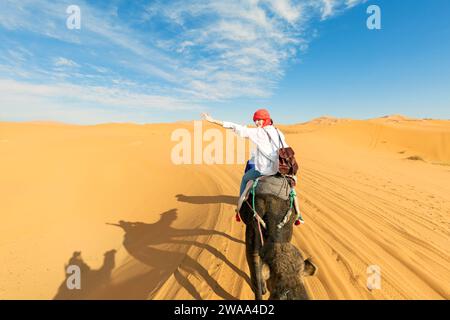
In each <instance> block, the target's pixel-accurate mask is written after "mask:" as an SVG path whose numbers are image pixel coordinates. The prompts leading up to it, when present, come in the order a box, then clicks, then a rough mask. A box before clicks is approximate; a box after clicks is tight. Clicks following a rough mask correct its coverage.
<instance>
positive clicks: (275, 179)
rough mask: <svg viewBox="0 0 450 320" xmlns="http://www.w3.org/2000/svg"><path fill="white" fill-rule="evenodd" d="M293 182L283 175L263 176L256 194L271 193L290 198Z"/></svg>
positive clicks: (282, 197) (281, 197)
mask: <svg viewBox="0 0 450 320" xmlns="http://www.w3.org/2000/svg"><path fill="white" fill-rule="evenodd" d="M290 192H291V183H290V182H289V180H288V179H287V178H286V177H284V176H281V175H273V176H263V177H260V178H259V181H258V184H257V185H256V194H270V195H273V196H275V197H278V198H280V199H282V200H288V199H289V194H290Z"/></svg>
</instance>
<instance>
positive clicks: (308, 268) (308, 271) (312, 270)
mask: <svg viewBox="0 0 450 320" xmlns="http://www.w3.org/2000/svg"><path fill="white" fill-rule="evenodd" d="M317 271H319V268H318V267H317V266H316V265H315V264H314V262H312V261H311V258H308V259H306V260H305V269H304V271H303V275H304V276H305V277H307V276H315V275H316V274H317Z"/></svg>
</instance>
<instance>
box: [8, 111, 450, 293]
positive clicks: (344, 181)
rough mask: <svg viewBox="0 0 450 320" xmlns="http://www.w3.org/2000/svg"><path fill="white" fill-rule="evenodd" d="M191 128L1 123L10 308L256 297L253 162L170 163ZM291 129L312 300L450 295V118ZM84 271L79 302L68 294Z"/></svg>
mask: <svg viewBox="0 0 450 320" xmlns="http://www.w3.org/2000/svg"><path fill="white" fill-rule="evenodd" d="M178 128H186V129H188V130H191V131H192V130H193V124H192V123H191V122H180V123H173V124H149V125H134V124H105V125H96V126H74V125H62V124H52V123H0V194H1V201H0V213H1V217H2V224H1V225H0V255H1V256H2V257H3V259H2V261H3V263H2V264H1V265H0V279H1V282H0V298H1V299H10V298H19V299H32V298H33V299H34V298H37V299H52V298H58V299H71V298H83V299H84V298H87V299H88V298H97V299H102V298H113V299H114V298H122V299H216V298H218V299H252V298H253V294H252V292H251V289H250V287H249V279H248V275H247V274H248V268H247V264H246V260H245V253H244V243H243V239H244V225H243V224H242V223H237V222H236V221H235V220H234V203H235V202H236V194H237V192H238V184H239V181H240V177H241V174H242V170H243V167H244V166H243V165H242V164H236V165H205V164H203V165H174V164H172V162H171V158H170V155H171V149H172V147H173V146H174V145H175V142H172V141H171V140H170V136H171V133H172V132H173V130H175V129H178ZM207 128H210V127H209V126H207ZM280 128H282V129H283V130H284V132H285V133H286V138H287V141H288V143H289V144H290V145H292V146H293V147H294V149H295V150H296V152H297V154H298V157H297V158H298V161H299V162H300V165H301V169H300V174H299V180H300V182H299V187H298V192H299V195H300V203H301V207H302V209H303V213H304V218H305V220H306V224H305V225H303V226H300V227H295V228H296V229H295V236H294V240H293V241H294V243H295V244H296V245H297V246H298V247H299V248H300V249H301V251H302V252H303V253H304V255H306V256H312V257H313V258H314V260H315V262H316V263H317V265H318V266H319V269H320V270H319V273H318V275H317V276H316V277H312V278H308V279H307V280H306V281H307V287H308V291H309V293H310V295H311V297H312V298H314V299H449V298H450V121H443V120H422V119H409V118H406V117H402V116H390V117H384V118H378V119H372V120H364V121H362V120H351V119H334V118H329V117H328V118H326V117H324V118H319V119H316V120H315V121H311V122H309V123H304V124H299V125H292V126H280ZM410 159H416V160H410ZM77 251H79V252H81V254H78V253H75V254H74V252H77ZM73 263H76V264H78V265H79V266H80V267H81V270H82V290H68V289H67V287H66V285H65V276H66V275H65V265H67V264H73ZM370 265H377V266H379V267H380V268H381V276H382V282H381V289H376V290H368V289H367V286H366V281H367V276H368V275H367V267H368V266H370Z"/></svg>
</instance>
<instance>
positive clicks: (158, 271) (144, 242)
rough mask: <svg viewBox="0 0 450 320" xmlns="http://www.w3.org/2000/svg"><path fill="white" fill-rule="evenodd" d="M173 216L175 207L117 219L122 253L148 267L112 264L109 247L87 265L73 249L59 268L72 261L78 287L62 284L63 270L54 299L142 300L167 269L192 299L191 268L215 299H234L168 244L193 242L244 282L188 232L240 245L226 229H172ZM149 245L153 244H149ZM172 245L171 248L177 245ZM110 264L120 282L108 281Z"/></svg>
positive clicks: (166, 274) (164, 278)
mask: <svg viewBox="0 0 450 320" xmlns="http://www.w3.org/2000/svg"><path fill="white" fill-rule="evenodd" d="M176 219H177V210H176V209H172V210H169V211H166V212H163V213H162V214H161V218H160V219H159V220H158V221H157V222H156V223H143V222H125V221H120V222H119V223H118V224H111V225H114V226H118V227H120V228H122V229H123V231H124V232H125V235H124V240H123V245H124V248H125V249H126V250H127V252H128V253H129V254H130V256H132V257H133V258H135V259H136V260H138V261H140V262H141V263H143V264H144V265H145V266H148V267H150V268H151V269H150V270H146V269H145V267H144V268H143V267H142V266H139V265H136V264H133V263H132V262H130V261H127V262H125V263H124V264H122V265H121V266H120V267H119V268H117V269H115V253H116V251H115V250H110V251H107V252H106V253H105V257H104V261H103V265H102V266H101V267H100V268H99V269H97V270H93V269H92V268H90V267H89V265H88V264H86V263H85V262H84V261H83V259H82V257H81V252H74V253H73V255H72V257H71V258H70V259H69V262H68V264H67V265H66V267H65V270H67V267H68V266H73V265H76V266H78V268H79V271H80V272H79V274H80V276H81V279H80V283H81V289H69V286H68V283H69V282H70V281H71V279H70V277H71V274H66V278H65V280H64V281H63V282H62V284H61V285H60V287H59V289H58V292H57V294H56V296H55V297H54V299H63V300H70V299H76V300H82V299H148V298H149V296H150V295H152V293H156V292H157V291H158V289H160V288H161V287H162V286H163V285H164V283H165V282H166V281H167V280H168V279H169V278H170V276H171V275H172V274H173V276H174V279H175V280H176V281H177V282H178V283H179V284H180V285H181V286H182V287H184V288H185V289H186V290H187V291H188V292H189V294H190V295H191V296H192V297H193V298H194V299H198V300H200V299H202V297H201V295H200V293H199V292H198V291H197V289H196V288H195V287H194V285H193V284H192V283H191V282H190V281H189V279H188V278H187V277H186V276H185V275H183V273H184V274H186V273H187V274H192V273H196V274H197V275H199V276H200V277H201V278H202V279H203V280H204V281H205V282H206V283H207V284H208V285H209V287H210V288H211V289H212V290H213V291H214V292H215V293H216V294H217V295H218V296H219V297H221V298H223V299H228V300H236V299H237V298H236V297H234V296H232V295H231V294H230V293H228V292H227V291H226V290H225V289H224V288H223V287H222V286H221V285H220V284H219V283H218V282H217V281H216V280H215V279H214V278H212V277H211V276H210V274H209V272H208V270H206V269H205V268H204V267H203V266H202V265H201V264H200V263H198V262H197V261H196V260H195V259H193V258H191V257H190V256H189V255H188V254H186V253H184V252H180V251H177V250H176V249H175V250H173V249H174V248H173V245H175V246H176V245H178V246H180V248H181V247H185V248H186V247H187V246H196V247H198V248H202V249H204V250H207V251H208V252H209V253H211V254H212V255H214V256H216V257H217V258H218V259H220V260H222V261H223V262H224V263H225V264H226V265H227V266H228V267H230V268H231V269H232V270H233V271H234V272H235V273H236V274H238V275H239V276H241V277H242V278H244V280H245V281H246V282H247V283H248V284H249V285H250V279H249V277H248V275H247V274H246V273H245V272H243V271H242V270H240V269H239V268H238V267H236V266H235V265H234V264H233V263H231V262H230V261H229V260H228V259H227V258H226V257H225V256H224V254H223V253H222V252H220V251H219V250H217V249H216V248H214V247H211V246H210V245H208V244H205V243H200V242H197V241H195V240H190V239H189V237H192V236H213V235H216V236H221V237H225V238H227V239H228V240H231V241H233V242H236V243H239V244H244V242H243V241H241V240H239V239H236V238H234V237H232V236H230V235H228V234H226V233H223V232H220V231H217V230H207V229H201V228H198V229H176V228H173V227H172V223H173V222H174V221H175V220H176ZM165 245H171V247H172V251H170V250H164V249H162V248H161V247H164V246H165ZM155 246H158V248H157V247H155ZM180 248H177V249H180ZM114 269H115V272H117V275H119V276H120V277H119V278H124V279H125V280H123V281H121V282H120V281H118V280H119V279H118V278H117V277H116V278H117V279H116V281H114V282H112V281H111V274H112V271H113V270H114Z"/></svg>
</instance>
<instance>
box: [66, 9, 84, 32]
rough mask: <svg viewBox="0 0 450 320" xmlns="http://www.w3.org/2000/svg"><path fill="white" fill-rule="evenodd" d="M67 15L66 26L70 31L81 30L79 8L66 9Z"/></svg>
mask: <svg viewBox="0 0 450 320" xmlns="http://www.w3.org/2000/svg"><path fill="white" fill-rule="evenodd" d="M66 13H67V14H68V15H69V16H68V17H67V20H66V26H67V28H68V29H70V30H73V29H81V9H80V7H79V6H76V5H70V6H68V7H67V9H66Z"/></svg>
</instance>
